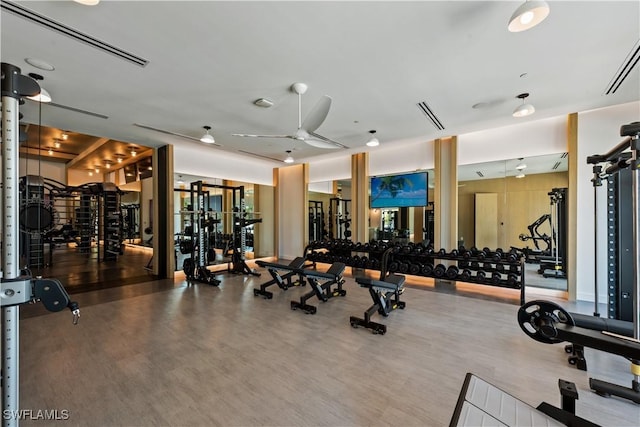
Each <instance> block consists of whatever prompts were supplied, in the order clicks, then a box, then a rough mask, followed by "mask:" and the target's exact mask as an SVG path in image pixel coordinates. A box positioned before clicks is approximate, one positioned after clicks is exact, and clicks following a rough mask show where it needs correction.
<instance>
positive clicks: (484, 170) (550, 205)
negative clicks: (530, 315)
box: [458, 153, 569, 290]
mask: <svg viewBox="0 0 640 427" xmlns="http://www.w3.org/2000/svg"><path fill="white" fill-rule="evenodd" d="M567 169H568V156H567V154H566V153H557V154H550V155H545V156H536V157H528V158H517V159H509V160H502V161H496V162H488V163H481V164H470V165H462V166H459V168H458V236H459V241H460V244H463V245H465V246H466V247H467V248H468V247H472V246H476V247H478V248H483V247H489V248H490V249H494V248H498V247H499V248H503V249H506V250H508V249H510V248H511V247H514V248H518V249H520V250H522V251H523V253H524V254H525V256H526V259H527V261H528V262H529V264H530V265H529V266H528V270H532V271H533V274H529V275H528V277H527V285H532V286H541V287H547V288H552V289H561V290H566V268H565V266H566V230H567V226H566V197H567V196H566V194H567V193H566V191H567V190H566V189H567V188H568V186H569V179H568V172H567Z"/></svg>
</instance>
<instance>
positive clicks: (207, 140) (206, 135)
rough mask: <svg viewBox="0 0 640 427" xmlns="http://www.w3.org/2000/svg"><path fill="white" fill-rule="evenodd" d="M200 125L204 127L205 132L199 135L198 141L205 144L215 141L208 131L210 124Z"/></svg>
mask: <svg viewBox="0 0 640 427" xmlns="http://www.w3.org/2000/svg"><path fill="white" fill-rule="evenodd" d="M202 127H203V128H204V130H205V133H204V135H202V136H201V137H200V141H202V142H204V143H206V144H213V143H214V142H216V140H215V139H214V138H213V135H211V134H210V133H209V131H210V130H211V126H202Z"/></svg>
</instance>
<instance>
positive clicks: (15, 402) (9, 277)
mask: <svg viewBox="0 0 640 427" xmlns="http://www.w3.org/2000/svg"><path fill="white" fill-rule="evenodd" d="M1 68H2V80H1V99H2V107H1V108H2V111H1V117H0V119H1V120H0V125H1V127H2V131H1V136H2V147H1V150H2V151H1V152H2V163H1V167H0V169H1V173H2V197H1V199H2V200H1V203H0V204H1V210H2V215H0V221H2V244H1V249H2V255H3V256H2V279H1V281H0V307H1V308H2V327H1V328H2V329H1V331H2V335H1V336H2V414H3V421H2V424H3V427H17V426H18V423H19V414H20V405H19V397H20V392H19V375H20V368H19V361H20V347H19V342H20V341H19V339H20V333H19V327H20V305H22V304H28V303H34V302H42V304H43V305H44V306H45V308H46V309H47V310H49V311H53V312H56V311H61V310H64V309H65V308H68V309H69V310H71V312H72V314H73V323H74V324H76V323H77V322H78V318H79V317H80V309H79V306H78V304H77V303H76V302H74V301H71V300H70V298H69V295H68V294H67V291H66V290H65V289H64V287H63V286H62V284H61V283H60V281H58V280H57V279H45V278H41V277H35V278H33V277H32V276H31V272H30V271H29V270H27V269H21V268H20V267H19V263H20V254H19V247H20V241H19V240H20V239H19V232H18V229H19V227H18V221H19V208H20V198H19V196H20V189H19V180H18V170H19V154H18V153H19V144H20V142H19V139H20V136H19V135H20V131H19V127H18V123H19V119H20V112H19V102H20V99H21V98H22V97H25V96H33V95H37V94H38V93H39V92H40V86H39V85H38V83H37V82H36V81H35V80H33V79H31V78H30V77H27V76H24V75H22V74H21V70H20V68H18V67H16V66H14V65H11V64H8V63H4V62H3V63H2V64H1Z"/></svg>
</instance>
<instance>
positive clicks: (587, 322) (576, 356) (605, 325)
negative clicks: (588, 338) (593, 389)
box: [564, 313, 633, 371]
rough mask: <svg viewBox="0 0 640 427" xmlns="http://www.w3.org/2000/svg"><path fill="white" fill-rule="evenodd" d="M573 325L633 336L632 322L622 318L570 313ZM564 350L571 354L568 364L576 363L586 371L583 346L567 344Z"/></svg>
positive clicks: (577, 366)
mask: <svg viewBox="0 0 640 427" xmlns="http://www.w3.org/2000/svg"><path fill="white" fill-rule="evenodd" d="M571 317H573V321H574V323H575V326H578V327H580V328H585V329H591V330H593V331H603V332H611V333H614V334H618V335H623V336H626V337H631V338H633V322H626V321H624V320H617V319H608V318H603V317H596V316H589V315H586V314H579V313H571ZM564 351H566V352H567V353H569V354H571V356H569V359H568V361H569V364H571V365H576V368H578V369H580V370H582V371H586V370H587V360H586V359H585V358H584V346H583V345H579V344H569V345H566V346H565V347H564Z"/></svg>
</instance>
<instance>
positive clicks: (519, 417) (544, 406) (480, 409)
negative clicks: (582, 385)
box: [449, 373, 597, 427]
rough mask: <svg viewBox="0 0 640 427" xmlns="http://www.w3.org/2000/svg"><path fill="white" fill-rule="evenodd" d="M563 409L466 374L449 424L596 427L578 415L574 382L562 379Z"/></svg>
mask: <svg viewBox="0 0 640 427" xmlns="http://www.w3.org/2000/svg"><path fill="white" fill-rule="evenodd" d="M558 387H559V388H560V394H561V396H562V408H558V407H555V406H553V405H550V404H549V403H547V402H542V403H541V404H540V405H538V407H537V408H534V407H533V406H530V405H528V404H526V403H524V402H523V401H521V400H519V399H517V398H515V397H513V396H512V395H510V394H509V393H506V392H504V391H502V390H501V389H499V388H498V387H496V386H494V385H493V384H490V383H488V382H486V381H484V380H483V379H481V378H479V377H477V376H475V375H473V374H471V373H467V375H466V376H465V379H464V384H463V385H462V390H461V391H460V395H459V396H458V402H457V403H456V407H455V410H454V412H453V416H452V417H451V421H450V423H449V427H458V426H472V427H476V426H501V427H505V426H510V427H515V426H527V427H538V426H544V427H549V426H575V427H578V426H580V427H597V424H594V423H592V422H590V421H588V420H586V419H584V418H581V417H579V416H577V415H576V414H575V401H576V400H577V399H578V392H577V390H576V388H575V384H573V383H571V382H568V381H564V380H559V381H558Z"/></svg>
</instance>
